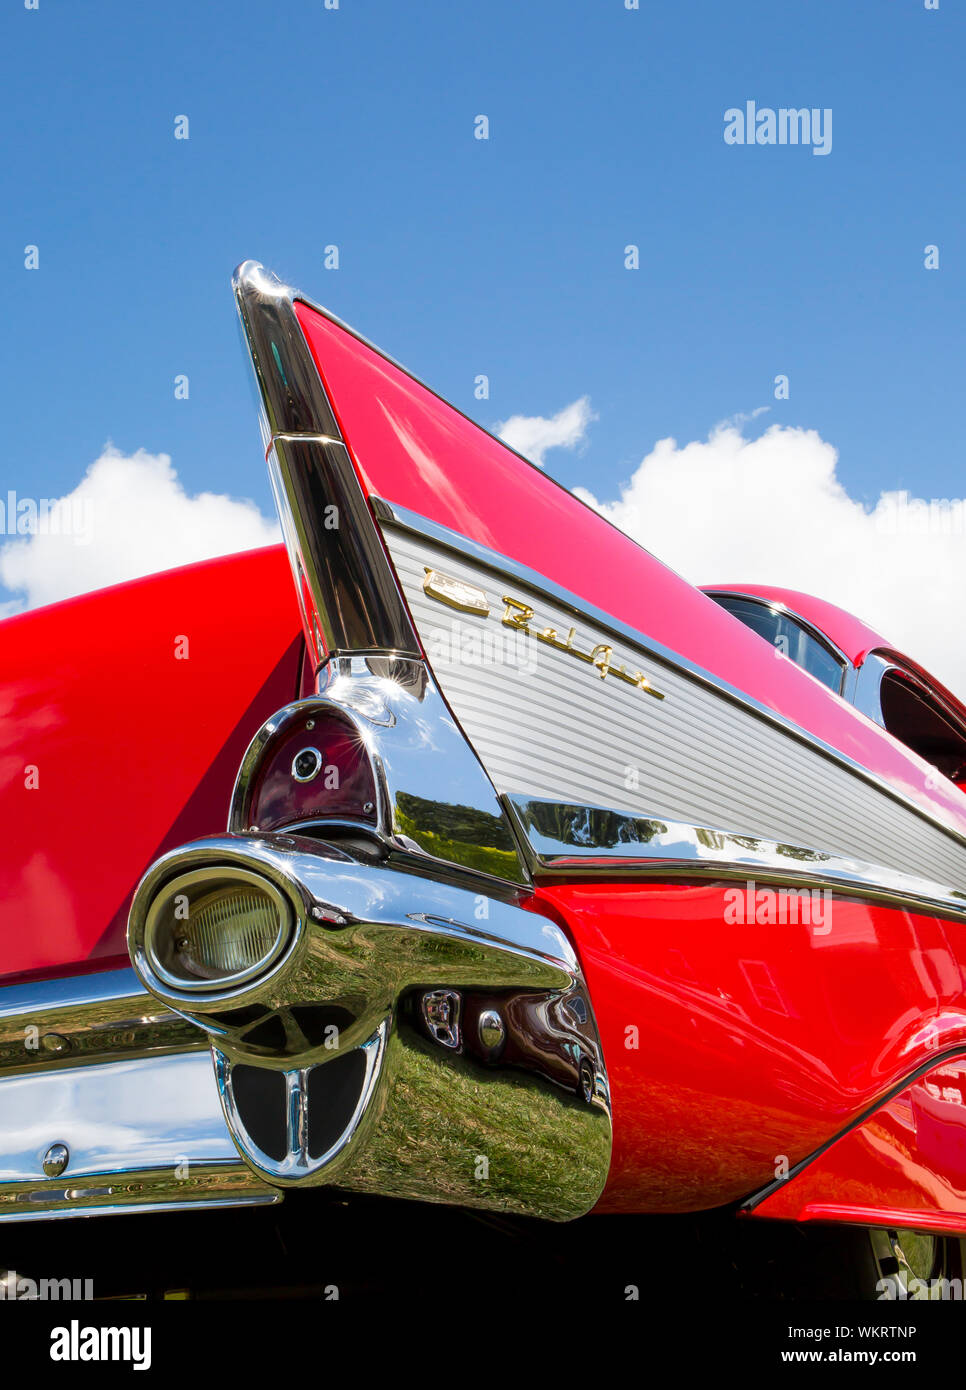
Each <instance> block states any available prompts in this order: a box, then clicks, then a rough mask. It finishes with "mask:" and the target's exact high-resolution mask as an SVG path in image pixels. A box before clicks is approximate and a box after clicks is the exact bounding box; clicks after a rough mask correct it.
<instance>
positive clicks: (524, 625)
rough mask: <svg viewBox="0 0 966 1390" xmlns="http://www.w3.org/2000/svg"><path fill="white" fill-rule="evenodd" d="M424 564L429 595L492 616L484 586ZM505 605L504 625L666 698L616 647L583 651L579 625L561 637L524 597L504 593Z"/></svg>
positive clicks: (602, 673) (603, 674)
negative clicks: (540, 622) (538, 622)
mask: <svg viewBox="0 0 966 1390" xmlns="http://www.w3.org/2000/svg"><path fill="white" fill-rule="evenodd" d="M424 568H425V570H426V578H425V579H424V580H423V591H424V593H426V594H428V595H429V597H430V598H434V599H437V600H438V601H439V602H440V603H445V604H447V605H448V606H449V607H450V608H457V609H459V610H460V611H461V612H463V613H476V614H478V615H479V616H480V617H482V618H486V617H488V616H489V613H490V604H489V600H488V598H487V596H486V593H485V591H484V590H483V589H478V588H477V587H476V586H475V585H473V584H467V583H466V582H465V581H464V580H462V579H453V578H452V576H450V575H448V574H442V573H441V572H440V571H439V570H435V569H430V568H429V566H428V565H427V566H425V567H424ZM503 605H504V606H503V617H502V619H501V621H502V623H503V624H504V626H505V627H511V628H513V629H514V630H515V631H517V632H525V633H526V634H527V635H528V636H530V635H532V636H535V637H536V639H537V641H538V642H544V643H546V645H547V646H548V647H554V648H555V649H556V650H557V651H558V652H566V653H567V655H568V656H575V657H576V658H577V660H578V661H585V662H586V663H587V664H588V665H589V666H593V667H594V668H595V669H596V670H597V671H598V672H599V674H600V678H601V680H606V679H607V677H608V676H615V677H616V678H617V679H618V680H621V681H624V682H626V684H627V685H633V686H634V688H635V689H636V690H643V691H644V693H645V694H646V695H653V696H654V698H655V700H663V699H664V694H663V692H662V691H660V690H656V689H655V688H654V686H653V685H652V684H651V682H650V681H649V680H648V678H647V676H645V674H644V672H643V671H628V669H627V667H626V665H625V664H624V662H621V663H620V664H619V665H617V664H615V662H614V648H613V647H611V646H609V645H608V644H607V643H606V642H599V643H598V644H597V646H596V647H592V648H591V649H590V650H589V651H583V650H582V649H581V648H580V647H579V646H578V645H577V629H576V628H575V627H572V628H571V629H570V631H569V632H568V633H567V635H566V637H561V636H560V635H559V633H558V632H557V629H556V628H555V627H539V626H536V627H534V626H533V623H534V619H535V618H536V612H535V610H534V609H533V608H531V607H530V605H529V604H528V603H524V602H523V601H522V600H521V599H517V598H512V597H511V596H510V595H509V594H504V595H503Z"/></svg>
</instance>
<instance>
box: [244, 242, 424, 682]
mask: <svg viewBox="0 0 966 1390" xmlns="http://www.w3.org/2000/svg"><path fill="white" fill-rule="evenodd" d="M232 285H233V288H234V291H235V301H236V304H237V306H238V313H239V317H240V319H241V324H242V330H243V333H244V336H245V341H246V344H247V347H248V351H249V354H250V356H251V360H252V366H253V367H254V371H255V381H256V384H257V387H258V392H259V397H260V406H261V427H262V438H263V443H264V446H265V456H266V461H267V463H268V470H269V476H270V478H271V482H272V489H273V492H274V494H275V504H276V506H277V508H278V513H279V519H280V521H281V526H282V534H283V536H284V538H285V545H286V549H287V550H288V556H289V562H290V564H291V566H292V575H293V578H294V581H295V588H296V592H297V594H298V600H299V605H300V608H301V612H302V625H303V628H304V631H305V637H306V641H307V642H308V645H309V651H310V653H311V656H312V658H313V661H314V664H315V668H316V670H318V669H319V668H320V667H321V666H322V665H324V663H325V662H326V660H328V659H329V658H330V657H332V656H337V655H345V654H350V653H358V652H380V653H402V654H405V655H408V656H418V655H419V654H420V651H421V648H420V644H419V639H418V637H417V636H416V633H415V630H414V628H413V625H412V621H411V619H410V617H409V613H408V610H407V608H406V604H405V602H404V600H403V597H402V593H401V591H400V588H399V584H398V582H397V580H396V576H395V573H394V571H393V568H392V566H391V564H390V563H389V558H388V556H387V554H386V549H385V546H384V544H383V541H382V538H381V536H380V533H379V530H378V528H377V526H376V523H375V520H374V518H373V515H372V511H371V509H370V506H369V502H368V500H367V498H366V496H365V494H364V492H363V490H362V487H361V485H360V483H359V480H358V478H357V476H356V473H355V468H354V467H353V463H352V459H351V458H350V456H349V452H348V450H347V448H346V445H345V441H344V440H343V438H342V434H341V432H340V429H339V425H338V422H337V420H336V416H335V412H334V411H333V409H332V405H331V403H330V402H329V399H328V397H327V395H326V392H325V387H324V385H323V383H322V378H321V377H320V376H319V373H318V370H317V368H316V365H315V363H314V361H313V360H312V355H311V353H310V351H309V347H308V344H307V343H306V341H305V337H304V335H303V333H302V329H301V327H300V325H299V321H298V318H297V317H296V314H295V301H296V295H295V292H294V291H293V290H292V289H290V288H289V287H288V286H287V285H284V284H283V283H282V282H281V281H280V280H279V279H278V278H277V277H276V276H275V275H273V274H272V273H271V272H270V271H267V270H265V268H264V267H263V266H261V265H260V264H259V263H258V262H257V261H245V262H243V264H242V265H240V266H239V267H238V268H237V270H236V271H235V274H234V276H233V279H232Z"/></svg>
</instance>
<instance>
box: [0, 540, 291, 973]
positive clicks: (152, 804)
mask: <svg viewBox="0 0 966 1390" xmlns="http://www.w3.org/2000/svg"><path fill="white" fill-rule="evenodd" d="M2 631H3V664H4V686H3V711H2V713H3V717H2V720H0V769H2V775H0V824H2V826H3V837H2V841H0V975H5V976H9V975H12V974H15V973H16V974H21V973H25V972H27V973H33V972H37V971H46V972H48V973H52V972H56V973H66V971H67V969H68V968H70V967H72V966H76V965H78V964H82V963H88V964H89V963H90V962H92V961H93V962H96V963H97V964H99V965H108V964H111V963H112V962H113V961H114V960H117V961H118V962H120V961H121V960H123V961H124V962H126V959H127V953H126V949H125V941H124V932H125V927H126V922H127V911H128V906H129V903H130V899H131V894H132V892H133V889H134V886H135V884H136V883H137V881H138V879H139V878H140V876H141V874H142V873H143V872H144V871H145V869H147V867H148V865H149V864H151V863H152V861H153V860H155V859H156V858H157V857H158V855H159V854H162V853H163V852H165V851H166V850H168V849H171V848H173V847H174V846H175V845H178V844H182V843H184V841H186V840H190V839H193V838H194V837H196V836H198V835H202V834H206V833H209V832H211V831H221V830H224V828H225V825H226V823H227V819H228V803H229V798H230V796H231V789H232V785H233V783H234V779H235V774H236V772H237V770H238V765H239V763H240V761H241V758H242V754H243V753H244V751H245V748H246V747H247V745H248V743H249V741H250V740H251V737H252V735H253V734H254V733H255V731H256V730H257V728H258V727H259V725H260V724H262V723H263V722H264V720H265V719H267V718H268V716H269V715H270V714H272V713H274V712H275V710H277V709H278V708H279V707H280V706H281V705H284V704H286V703H287V702H288V701H289V700H291V699H293V698H294V697H295V694H296V690H297V682H298V678H299V666H300V655H301V637H300V625H299V617H298V610H297V607H296V603H295V596H294V593H293V590H292V583H291V578H290V575H289V571H288V565H287V561H286V559H285V554H284V551H283V550H282V548H281V547H272V548H270V549H267V550H261V551H252V552H248V553H246V554H242V555H234V556H231V557H229V558H227V559H222V560H212V561H207V562H205V563H203V564H196V565H189V566H187V567H186V568H183V569H179V570H172V571H169V572H168V573H166V574H159V575H153V576H152V577H151V578H148V579H139V580H136V581H134V582H133V583H129V584H121V585H118V586H117V587H115V588H111V589H104V590H101V591H100V592H98V593H93V594H87V595H84V596H83V597H80V598H74V599H68V600H66V601H65V602H63V603H56V604H53V605H51V606H50V607H48V608H41V609H37V610H35V611H33V612H29V613H24V614H22V615H18V616H16V617H13V618H8V619H6V620H5V621H4V623H3V627H2ZM182 639H186V640H187V647H185V645H184V640H182ZM179 643H180V646H179ZM179 651H180V653H181V656H180V657H179V655H178V653H179Z"/></svg>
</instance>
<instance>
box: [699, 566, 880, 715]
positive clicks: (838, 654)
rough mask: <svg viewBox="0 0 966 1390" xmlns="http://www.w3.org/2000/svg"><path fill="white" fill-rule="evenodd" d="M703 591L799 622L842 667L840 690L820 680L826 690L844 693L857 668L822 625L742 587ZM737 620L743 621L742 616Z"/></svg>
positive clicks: (786, 606) (703, 591)
mask: <svg viewBox="0 0 966 1390" xmlns="http://www.w3.org/2000/svg"><path fill="white" fill-rule="evenodd" d="M701 593H702V594H705V595H707V597H708V598H710V599H714V600H715V601H717V599H719V598H736V599H740V600H741V602H742V603H754V604H757V605H758V607H759V608H766V609H767V610H768V612H769V613H773V614H774V615H775V616H776V617H782V618H791V620H792V621H793V622H795V623H797V624H798V626H799V627H800V628H802V630H803V631H804V632H805V634H806V636H808V637H811V638H812V639H813V640H814V641H816V642H818V643H819V645H820V646H822V647H825V648H826V650H827V651H829V652H830V653H831V654H832V656H834V657H835V659H836V661H838V663H839V665H840V666H841V667H842V674H841V676H840V678H839V688H838V690H832V687H831V686H830V685H825V682H824V681H819V684H820V685H823V686H825V689H826V690H832V694H833V695H842V694H843V693H844V690H845V686H846V682H847V680H848V677H849V674H850V672H852V671H854V670H855V667H854V665H853V663H852V661H850V659H849V658H848V657H847V656H846V654H845V652H843V650H842V648H841V647H839V646H837V645H836V643H835V642H833V641H832V639H831V637H829V636H828V634H827V633H825V632H823V631H822V629H821V628H820V627H816V626H815V624H814V623H810V622H809V621H808V619H807V618H803V617H802V615H801V613H798V612H796V610H795V609H794V608H789V606H788V604H787V603H782V602H780V601H779V600H777V599H768V598H762V597H761V595H760V594H745V593H742V591H741V590H740V589H718V588H715V587H713V586H712V587H710V588H702V589H701ZM718 606H719V607H720V608H724V604H719V605H718ZM725 612H726V613H728V612H730V609H728V608H725ZM731 616H732V617H733V618H737V614H735V613H732V614H731ZM737 620H738V622H741V619H740V618H738V619H737ZM757 635H759V636H760V635H761V634H760V633H759V634H757ZM789 660H792V658H789ZM794 664H795V665H796V666H799V663H798V662H797V661H796V662H794ZM799 670H802V671H805V674H806V675H809V676H810V675H812V673H811V671H809V670H808V669H807V667H804V666H799ZM813 679H814V680H818V677H817V676H814V677H813Z"/></svg>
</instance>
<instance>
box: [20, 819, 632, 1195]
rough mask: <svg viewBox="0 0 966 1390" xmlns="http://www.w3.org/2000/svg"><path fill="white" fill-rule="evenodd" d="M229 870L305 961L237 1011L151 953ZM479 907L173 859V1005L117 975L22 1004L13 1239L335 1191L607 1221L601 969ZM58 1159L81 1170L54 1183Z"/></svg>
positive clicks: (257, 864) (249, 849)
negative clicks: (179, 889) (196, 874)
mask: <svg viewBox="0 0 966 1390" xmlns="http://www.w3.org/2000/svg"><path fill="white" fill-rule="evenodd" d="M205 866H211V867H214V868H216V869H223V868H225V867H226V866H235V867H242V868H244V869H245V870H247V871H248V872H251V873H255V874H258V875H260V876H262V877H263V878H265V879H266V880H267V881H269V882H271V883H272V884H274V885H275V886H276V887H277V888H278V889H279V890H280V891H281V892H283V893H284V894H286V895H287V897H288V899H289V900H290V902H291V903H292V906H293V915H294V930H293V934H292V939H291V941H290V943H289V945H288V947H287V948H286V950H285V952H284V953H283V955H282V957H281V959H276V960H273V962H272V965H271V967H270V968H269V969H268V971H267V973H266V974H265V976H264V977H263V978H253V979H251V980H247V981H246V982H245V984H244V986H243V988H242V989H241V991H239V990H237V989H236V990H235V991H234V992H230V993H229V995H228V996H227V997H222V998H220V997H218V996H217V993H216V992H214V991H213V992H211V993H209V994H206V995H200V994H198V993H197V992H191V993H190V994H189V993H187V992H185V993H184V994H179V992H178V990H177V988H174V987H172V986H171V985H170V984H166V983H165V982H164V981H163V980H161V979H159V978H158V976H157V975H156V974H155V973H154V972H153V971H152V969H151V965H150V961H149V960H148V959H147V957H146V956H145V952H144V940H143V924H144V918H145V915H146V913H147V910H148V908H149V906H150V904H151V903H152V902H153V901H155V900H156V899H157V897H158V895H159V894H163V893H164V891H165V885H166V884H167V883H169V882H170V881H171V880H172V879H173V878H177V877H178V876H179V875H183V874H184V873H185V872H186V871H188V870H193V869H195V868H199V867H205ZM440 872H441V874H442V870H441V871H440ZM476 886H480V885H476V884H473V883H472V882H470V883H469V886H466V881H464V883H463V884H462V885H461V884H458V883H456V882H453V881H450V880H449V879H448V878H447V877H445V876H441V877H438V878H435V877H427V876H426V875H425V874H424V873H422V874H416V873H414V872H412V871H410V870H408V869H407V870H400V869H398V868H394V867H391V866H390V865H389V863H388V862H386V861H385V860H384V859H380V858H378V857H376V856H375V855H373V856H372V857H369V856H368V855H366V854H365V852H364V851H362V850H359V849H355V850H353V852H352V853H348V852H346V851H345V850H343V849H340V848H337V847H334V846H332V845H328V844H325V843H322V842H320V841H317V840H311V839H308V838H307V837H302V836H284V835H277V836H276V835H264V836H260V835H254V834H252V835H224V836H218V837H213V838H211V839H206V840H201V841H197V842H195V843H194V844H191V845H187V846H185V847H184V848H182V849H180V850H178V851H175V852H174V853H172V854H170V855H168V856H166V857H165V858H163V859H161V860H159V861H158V863H157V864H155V865H154V866H153V868H152V869H151V870H150V872H149V873H148V875H147V876H146V877H145V879H144V880H143V882H142V884H141V886H140V888H139V890H138V893H137V895H136V897H135V901H134V906H133V908H132V913H131V925H130V944H131V951H132V959H133V960H134V962H135V967H136V969H137V971H138V974H139V975H140V977H141V982H142V983H145V984H147V986H148V989H149V991H150V992H148V993H145V992H143V991H142V992H137V989H136V987H135V988H132V983H133V981H132V977H131V975H130V974H129V973H128V972H117V973H115V974H111V975H105V976H86V977H83V978H81V979H78V980H77V981H75V982H73V985H71V984H70V983H68V982H60V983H59V984H57V985H45V986H38V987H22V988H21V989H20V990H19V991H10V992H8V993H9V998H8V999H7V1001H6V1003H4V1001H3V999H2V998H0V1058H2V1059H3V1060H5V1061H6V1066H7V1070H6V1073H5V1074H4V1073H3V1071H2V1070H0V1152H2V1154H3V1156H4V1157H3V1166H2V1168H0V1219H4V1218H6V1219H29V1218H33V1217H37V1216H41V1215H46V1216H66V1215H71V1214H79V1213H82V1212H83V1213H85V1214H92V1213H95V1212H105V1211H121V1210H131V1209H172V1208H175V1207H187V1206H195V1205H201V1204H204V1205H219V1206H224V1205H235V1204H243V1203H244V1204H252V1203H258V1202H271V1201H275V1200H279V1198H280V1197H281V1194H282V1190H283V1189H285V1188H289V1187H296V1186H299V1187H306V1186H313V1185H327V1186H328V1185H331V1186H335V1187H338V1188H340V1189H344V1190H346V1191H360V1192H368V1193H380V1194H385V1195H389V1196H398V1197H407V1198H416V1199H421V1200H429V1201H437V1202H448V1203H452V1204H456V1205H466V1206H473V1207H480V1208H485V1209H489V1210H496V1211H503V1212H513V1213H519V1214H526V1215H533V1216H541V1217H544V1218H548V1219H552V1220H568V1219H571V1218H574V1217H577V1216H579V1215H582V1214H583V1213H585V1212H586V1211H588V1210H589V1209H590V1208H591V1207H592V1206H593V1205H594V1204H595V1202H596V1201H597V1199H598V1197H599V1195H600V1193H601V1191H602V1189H603V1186H604V1183H605V1181H606V1177H607V1171H608V1167H609V1163H610V1150H611V1125H610V1108H609V1098H608V1089H607V1080H606V1071H605V1067H604V1059H603V1052H602V1049H601V1045H600V1038H599V1035H598V1032H597V1027H596V1024H595V1021H594V1016H593V1011H592V1008H591V1004H590V998H589V994H588V992H587V989H586V985H585V982H584V980H583V976H582V973H581V969H580V965H579V962H578V960H577V958H576V955H575V953H574V951H573V949H572V947H571V946H570V943H569V942H568V940H567V938H566V937H565V935H564V933H563V932H562V931H561V929H560V928H559V927H558V926H557V925H556V924H555V923H554V922H551V921H550V920H549V919H547V918H545V917H543V916H540V915H538V914H537V913H535V912H532V911H529V910H526V909H525V908H523V907H520V906H518V905H516V903H515V902H514V901H512V896H511V894H510V890H506V891H504V890H501V889H497V888H496V887H495V885H494V884H493V883H492V882H491V883H489V884H488V885H485V888H486V889H488V890H489V891H484V892H475V891H473V889H474V887H476ZM493 892H500V893H501V894H502V895H501V896H492V894H493ZM98 980H99V981H101V985H100V986H98V985H97V984H96V983H92V982H97V981H98ZM31 990H32V991H33V993H32V994H31ZM30 1019H32V1020H34V1021H33V1022H32V1023H31V1022H27V1021H25V1020H30ZM30 1030H32V1033H31V1036H32V1038H33V1042H34V1048H33V1050H32V1053H31V1054H30V1055H29V1057H28V1053H27V1050H26V1049H25V1048H24V1046H23V1043H22V1041H20V1040H21V1039H22V1038H23V1036H24V1035H25V1034H26V1033H28V1032H30ZM18 1049H19V1051H18ZM58 1145H60V1146H63V1151H61V1150H57V1149H56V1146H58ZM52 1151H53V1158H54V1159H55V1160H56V1159H57V1158H63V1156H64V1152H66V1163H65V1164H64V1166H63V1168H61V1169H60V1170H57V1169H56V1162H55V1163H54V1164H53V1165H52V1166H49V1167H48V1170H47V1172H46V1173H45V1168H44V1164H45V1160H47V1159H48V1158H49V1157H50V1156H51V1154H52Z"/></svg>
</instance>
